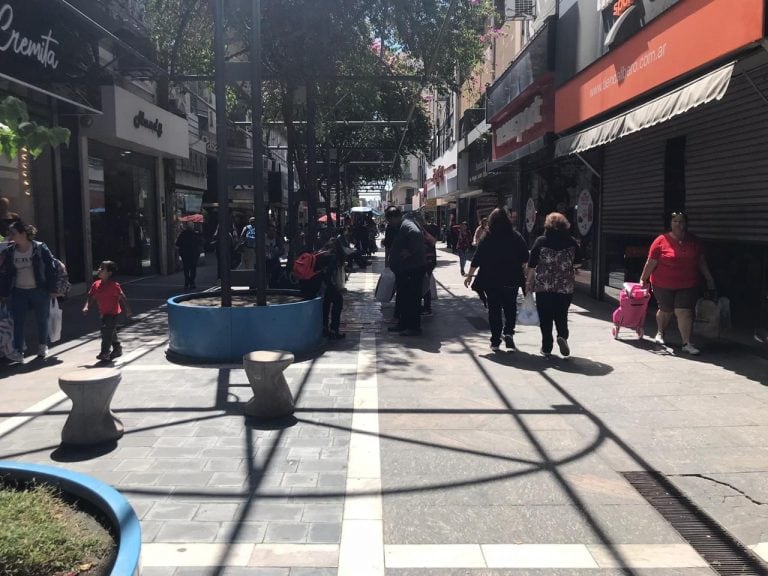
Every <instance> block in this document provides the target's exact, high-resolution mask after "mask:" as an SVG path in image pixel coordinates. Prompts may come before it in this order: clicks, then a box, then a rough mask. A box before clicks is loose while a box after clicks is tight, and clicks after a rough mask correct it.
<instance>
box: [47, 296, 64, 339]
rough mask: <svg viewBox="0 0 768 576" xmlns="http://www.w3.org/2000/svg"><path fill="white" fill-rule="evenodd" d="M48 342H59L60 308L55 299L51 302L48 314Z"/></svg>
mask: <svg viewBox="0 0 768 576" xmlns="http://www.w3.org/2000/svg"><path fill="white" fill-rule="evenodd" d="M48 340H49V341H50V342H51V343H53V342H58V341H59V340H61V308H60V307H59V303H58V301H57V300H56V299H52V300H51V309H50V311H49V312H48Z"/></svg>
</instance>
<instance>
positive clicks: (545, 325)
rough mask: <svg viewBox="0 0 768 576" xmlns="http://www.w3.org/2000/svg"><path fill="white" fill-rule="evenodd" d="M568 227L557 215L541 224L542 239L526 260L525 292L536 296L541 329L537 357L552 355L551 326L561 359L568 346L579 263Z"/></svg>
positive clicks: (574, 241)
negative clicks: (570, 316)
mask: <svg viewBox="0 0 768 576" xmlns="http://www.w3.org/2000/svg"><path fill="white" fill-rule="evenodd" d="M570 228H571V223H570V222H568V219H567V218H566V217H565V216H563V215H562V214H560V213H559V212H552V213H551V214H549V215H547V218H546V219H545V220H544V235H543V236H540V237H539V238H537V239H536V241H535V242H534V243H533V247H532V248H531V256H530V258H529V259H528V279H527V282H526V288H527V289H528V291H533V292H535V293H536V309H537V311H538V313H539V327H540V328H541V353H542V354H543V355H544V356H549V355H551V354H552V346H553V344H554V340H553V338H552V324H553V323H554V325H555V327H556V329H557V345H558V347H559V348H560V353H561V354H562V355H563V357H567V356H569V355H570V353H571V349H570V347H569V346H568V335H569V334H568V308H569V307H570V305H571V299H572V298H573V285H574V276H575V274H576V268H575V264H578V263H579V262H580V254H579V245H578V244H577V243H576V240H574V239H573V237H572V236H571V235H570V233H569V232H568V231H569V229H570Z"/></svg>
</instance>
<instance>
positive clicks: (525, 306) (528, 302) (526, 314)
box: [517, 292, 539, 326]
mask: <svg viewBox="0 0 768 576" xmlns="http://www.w3.org/2000/svg"><path fill="white" fill-rule="evenodd" d="M517 323H518V324H520V325H521V326H538V325H539V312H538V311H537V310H536V302H534V300H533V292H528V294H526V295H525V298H523V303H522V304H521V305H520V308H518V309H517Z"/></svg>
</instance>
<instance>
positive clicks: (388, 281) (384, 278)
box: [374, 268, 395, 303]
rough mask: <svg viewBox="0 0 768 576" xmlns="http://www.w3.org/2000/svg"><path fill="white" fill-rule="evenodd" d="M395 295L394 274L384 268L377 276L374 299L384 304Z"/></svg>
mask: <svg viewBox="0 0 768 576" xmlns="http://www.w3.org/2000/svg"><path fill="white" fill-rule="evenodd" d="M394 295H395V273H394V272H392V270H390V269H389V268H384V271H383V272H382V273H381V276H379V281H378V282H377V283H376V292H375V296H374V297H375V298H376V301H377V302H381V303H386V302H389V301H390V300H392V296H394Z"/></svg>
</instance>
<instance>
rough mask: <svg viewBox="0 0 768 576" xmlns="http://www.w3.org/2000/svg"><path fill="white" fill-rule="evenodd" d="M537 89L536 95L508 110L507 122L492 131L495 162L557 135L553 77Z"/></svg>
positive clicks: (539, 82) (518, 101) (520, 100)
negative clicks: (555, 130) (538, 141)
mask: <svg viewBox="0 0 768 576" xmlns="http://www.w3.org/2000/svg"><path fill="white" fill-rule="evenodd" d="M533 87H534V88H535V91H534V92H532V93H531V94H529V95H528V96H527V97H525V98H521V99H519V100H517V101H515V102H513V103H512V105H510V106H508V107H507V110H505V111H504V112H505V113H504V114H503V115H502V116H501V118H506V119H505V120H502V121H501V123H500V124H498V125H494V126H493V127H492V133H493V150H492V157H493V160H494V161H496V160H501V159H503V158H504V157H505V156H507V155H508V154H510V153H511V152H514V151H515V150H517V149H519V148H522V147H523V146H526V145H527V144H530V143H532V142H534V141H536V140H538V139H540V138H543V137H544V136H545V135H546V134H548V133H550V132H553V131H554V125H555V120H554V116H555V114H554V94H553V91H552V83H551V75H549V76H547V77H545V78H542V79H539V80H537V81H536V83H535V84H534V85H533Z"/></svg>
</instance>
